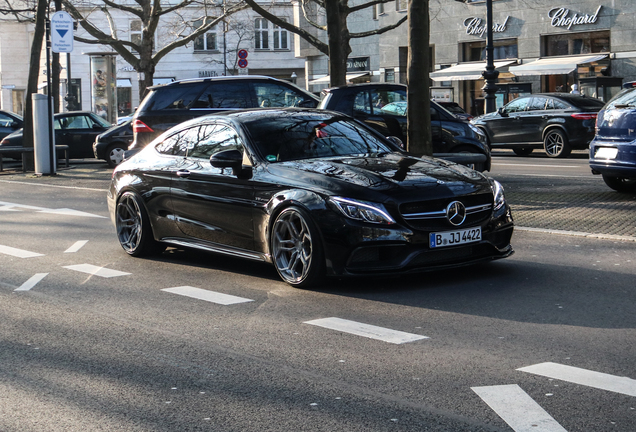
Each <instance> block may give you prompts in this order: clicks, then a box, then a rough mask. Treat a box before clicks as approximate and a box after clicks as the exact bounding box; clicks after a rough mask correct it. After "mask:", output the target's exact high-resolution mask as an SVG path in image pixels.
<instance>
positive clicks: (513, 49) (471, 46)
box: [462, 39, 518, 62]
mask: <svg viewBox="0 0 636 432" xmlns="http://www.w3.org/2000/svg"><path fill="white" fill-rule="evenodd" d="M492 54H493V59H494V60H501V59H512V58H517V57H518V51H517V39H502V40H496V41H494V46H493V50H492ZM483 60H486V41H475V42H465V43H463V44H462V61H465V62H471V61H483Z"/></svg>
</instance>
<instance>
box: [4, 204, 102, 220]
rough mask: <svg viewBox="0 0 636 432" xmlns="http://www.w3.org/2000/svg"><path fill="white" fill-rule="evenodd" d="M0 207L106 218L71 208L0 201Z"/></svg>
mask: <svg viewBox="0 0 636 432" xmlns="http://www.w3.org/2000/svg"><path fill="white" fill-rule="evenodd" d="M0 206H1V207H0V208H2V207H5V208H6V210H12V211H16V210H17V209H18V208H22V209H27V210H34V211H36V212H38V213H49V214H57V215H63V216H82V217H94V218H102V219H105V218H106V217H105V216H100V215H96V214H92V213H86V212H83V211H79V210H73V209H69V208H61V209H49V208H44V207H36V206H29V205H23V204H15V203H10V202H5V201H0Z"/></svg>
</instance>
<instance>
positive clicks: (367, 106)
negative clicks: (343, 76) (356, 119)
mask: <svg viewBox="0 0 636 432" xmlns="http://www.w3.org/2000/svg"><path fill="white" fill-rule="evenodd" d="M371 112H372V111H371V103H370V101H369V93H367V92H365V91H363V92H360V93H358V94H356V98H355V99H354V101H353V113H354V114H355V113H363V114H371Z"/></svg>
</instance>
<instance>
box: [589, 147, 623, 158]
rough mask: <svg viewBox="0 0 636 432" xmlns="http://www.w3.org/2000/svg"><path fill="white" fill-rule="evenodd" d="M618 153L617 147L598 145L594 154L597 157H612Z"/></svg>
mask: <svg viewBox="0 0 636 432" xmlns="http://www.w3.org/2000/svg"><path fill="white" fill-rule="evenodd" d="M617 154H618V149H617V148H612V147H599V148H598V149H597V150H596V154H595V155H594V157H595V158H597V159H614V158H615V157H616V155H617Z"/></svg>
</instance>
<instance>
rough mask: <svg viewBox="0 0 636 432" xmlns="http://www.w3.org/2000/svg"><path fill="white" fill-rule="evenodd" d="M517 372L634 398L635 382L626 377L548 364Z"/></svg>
mask: <svg viewBox="0 0 636 432" xmlns="http://www.w3.org/2000/svg"><path fill="white" fill-rule="evenodd" d="M517 370H519V371H522V372H528V373H531V374H535V375H541V376H545V377H548V378H554V379H558V380H561V381H567V382H571V383H574V384H580V385H584V386H587V387H593V388H597V389H601V390H607V391H611V392H615V393H621V394H625V395H628V396H636V380H634V379H632V378H628V377H619V376H616V375H610V374H606V373H601V372H594V371H591V370H587V369H580V368H576V367H572V366H566V365H562V364H558V363H550V362H547V363H539V364H536V365H533V366H528V367H523V368H519V369H517Z"/></svg>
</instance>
